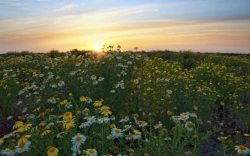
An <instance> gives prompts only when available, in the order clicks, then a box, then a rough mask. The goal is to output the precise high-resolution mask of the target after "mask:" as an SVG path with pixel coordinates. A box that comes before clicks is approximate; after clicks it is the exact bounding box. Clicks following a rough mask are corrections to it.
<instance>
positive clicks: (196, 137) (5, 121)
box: [0, 51, 250, 156]
mask: <svg viewBox="0 0 250 156" xmlns="http://www.w3.org/2000/svg"><path fill="white" fill-rule="evenodd" d="M249 72H250V56H249V55H239V56H227V55H222V54H199V53H197V54H195V53H191V52H183V53H173V52H167V51H165V52H164V51H162V52H151V53H150V52H120V51H117V52H106V53H102V54H96V53H91V52H75V51H71V52H67V53H57V52H51V53H9V54H2V55H0V155H8V156H12V155H21V156H43V155H45V156H46V155H48V156H67V155H73V156H78V155H80V156H82V155H83V156H99V155H100V156H104V155H105V156H111V155H112V156H125V155H126V156H200V155H202V156H203V155H204V156H235V155H248V154H249V153H250V149H249V148H250V135H249V134H250V74H249Z"/></svg>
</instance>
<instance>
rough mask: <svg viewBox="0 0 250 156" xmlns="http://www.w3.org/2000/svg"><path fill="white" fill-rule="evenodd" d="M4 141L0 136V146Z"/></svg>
mask: <svg viewBox="0 0 250 156" xmlns="http://www.w3.org/2000/svg"><path fill="white" fill-rule="evenodd" d="M3 143H4V139H3V138H0V146H1V145H2V144H3Z"/></svg>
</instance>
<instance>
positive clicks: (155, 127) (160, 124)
mask: <svg viewBox="0 0 250 156" xmlns="http://www.w3.org/2000/svg"><path fill="white" fill-rule="evenodd" d="M161 127H162V123H161V122H160V121H159V122H158V124H156V125H154V129H159V128H161Z"/></svg>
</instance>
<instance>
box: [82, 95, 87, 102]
mask: <svg viewBox="0 0 250 156" xmlns="http://www.w3.org/2000/svg"><path fill="white" fill-rule="evenodd" d="M80 101H81V102H86V101H88V98H87V97H85V96H81V97H80Z"/></svg>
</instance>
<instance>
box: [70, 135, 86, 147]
mask: <svg viewBox="0 0 250 156" xmlns="http://www.w3.org/2000/svg"><path fill="white" fill-rule="evenodd" d="M85 141H86V137H85V136H84V135H82V134H80V133H78V134H77V135H76V136H74V137H73V138H72V139H71V142H72V143H73V144H74V146H77V147H78V146H80V145H81V144H84V143H85Z"/></svg>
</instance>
